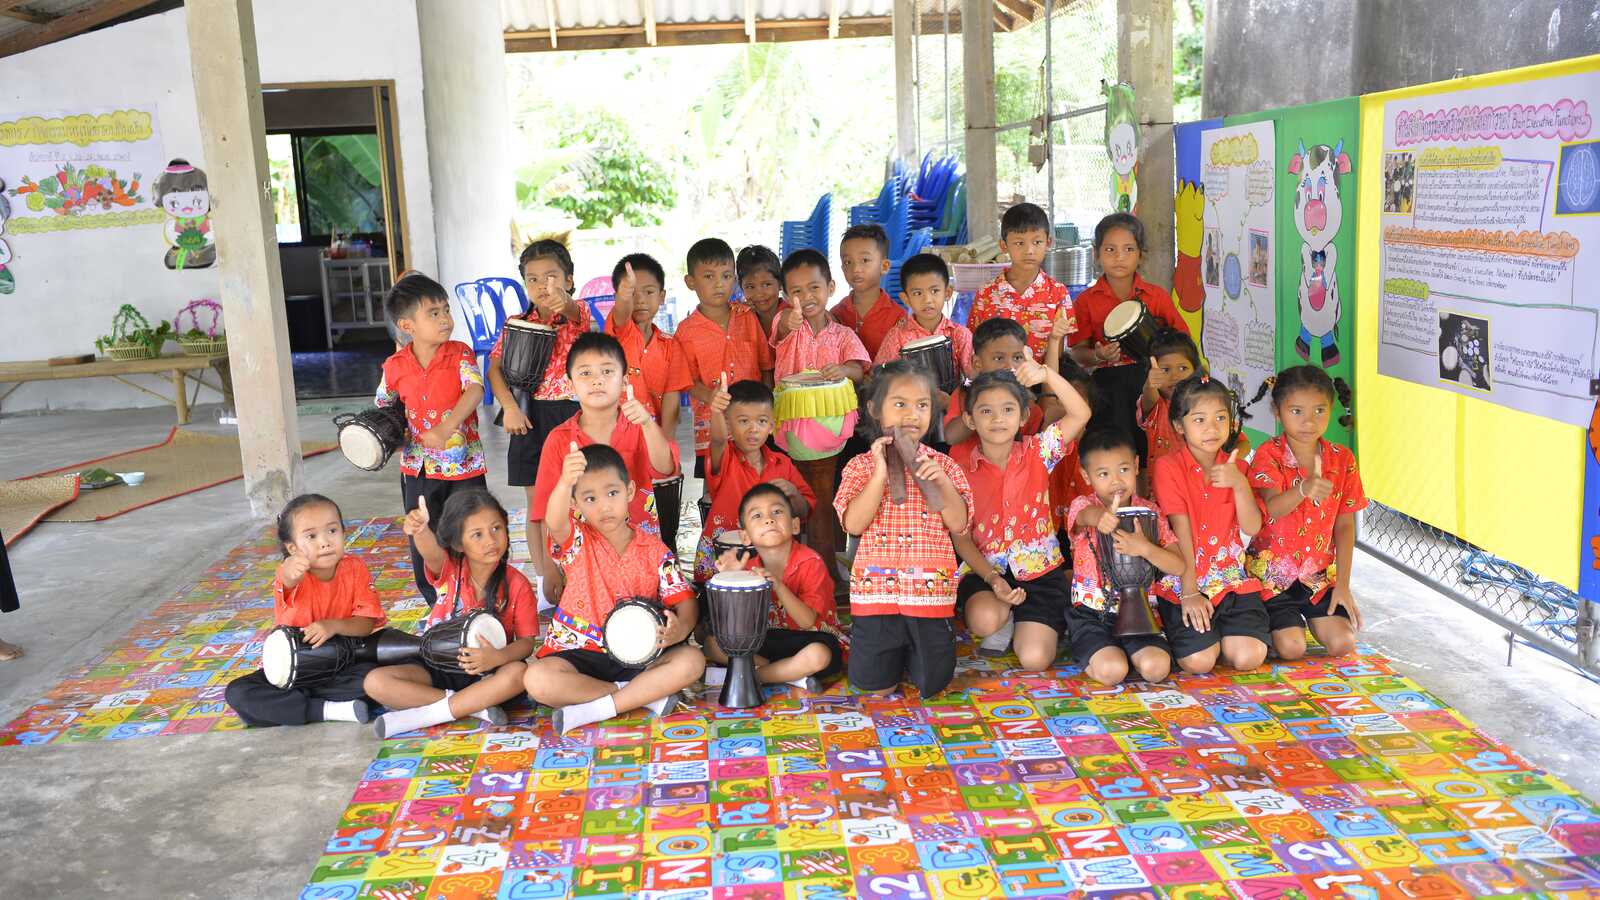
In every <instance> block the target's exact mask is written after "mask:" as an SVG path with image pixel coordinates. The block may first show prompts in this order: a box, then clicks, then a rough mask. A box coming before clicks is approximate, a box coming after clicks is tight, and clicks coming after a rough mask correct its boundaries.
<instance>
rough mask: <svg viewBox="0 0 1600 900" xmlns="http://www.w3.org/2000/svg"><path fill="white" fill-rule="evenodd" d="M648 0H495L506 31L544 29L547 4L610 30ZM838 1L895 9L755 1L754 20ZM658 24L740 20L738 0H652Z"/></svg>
mask: <svg viewBox="0 0 1600 900" xmlns="http://www.w3.org/2000/svg"><path fill="white" fill-rule="evenodd" d="M947 2H948V3H949V4H950V6H951V11H952V12H959V11H960V4H959V3H958V2H956V0H920V2H919V3H918V4H917V5H918V6H919V7H921V9H922V10H923V12H925V13H929V12H939V13H942V12H943V11H944V6H945V3H947ZM646 3H647V0H554V2H553V3H548V2H546V0H500V7H501V10H502V12H503V15H504V18H505V27H506V30H507V31H549V30H550V8H551V7H552V6H553V7H554V9H555V18H556V27H557V29H564V28H609V27H617V26H636V27H637V26H642V25H643V24H644V20H645V16H644V7H645V6H646ZM835 4H837V7H838V14H839V17H840V18H841V19H850V18H865V17H872V18H876V17H882V16H889V15H892V14H893V13H894V0H756V3H755V13H756V20H757V21H758V22H781V21H789V20H796V19H800V20H813V19H826V18H828V17H829V16H830V14H831V13H832V12H833V9H834V7H835ZM650 5H652V6H654V8H655V9H654V11H655V21H656V23H657V24H668V23H673V24H677V23H683V24H691V23H713V22H743V21H744V17H745V4H744V2H742V0H655V2H654V3H653V4H650Z"/></svg>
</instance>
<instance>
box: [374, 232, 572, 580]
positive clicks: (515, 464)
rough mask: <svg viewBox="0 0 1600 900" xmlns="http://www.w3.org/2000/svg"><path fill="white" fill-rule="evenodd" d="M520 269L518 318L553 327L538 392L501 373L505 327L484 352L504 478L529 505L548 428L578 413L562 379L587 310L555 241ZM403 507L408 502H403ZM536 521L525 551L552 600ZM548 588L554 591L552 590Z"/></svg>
mask: <svg viewBox="0 0 1600 900" xmlns="http://www.w3.org/2000/svg"><path fill="white" fill-rule="evenodd" d="M517 266H518V268H519V269H520V270H521V272H522V283H523V285H524V286H525V287H526V288H527V291H528V299H529V300H530V301H531V302H532V305H531V306H530V307H528V311H527V312H526V313H523V314H522V315H521V316H515V317H513V318H522V319H527V320H528V321H530V322H538V323H539V324H541V325H549V326H552V327H554V328H555V329H556V345H555V350H554V351H553V352H551V354H550V362H549V363H547V364H546V365H545V367H544V377H543V378H542V379H541V380H540V382H539V388H538V390H536V391H534V392H533V394H532V395H531V396H530V395H528V394H527V393H526V392H524V391H513V390H511V387H510V386H509V385H507V384H506V379H505V376H504V375H503V374H501V372H500V355H501V351H502V350H503V349H504V346H505V331H504V330H502V331H501V332H500V337H499V338H498V339H497V340H496V341H495V344H494V349H493V350H491V351H490V353H489V373H488V378H489V386H490V387H492V388H493V389H494V397H495V401H496V402H498V403H499V404H500V410H501V415H502V418H501V420H500V422H501V424H502V425H503V426H504V427H505V430H506V433H507V434H508V435H509V436H510V440H509V443H508V446H507V449H506V482H507V483H508V484H511V485H514V486H520V487H522V488H523V489H524V491H525V492H526V494H527V495H528V505H529V506H530V507H531V506H533V487H534V485H533V483H534V479H535V477H536V476H537V475H538V473H539V454H540V451H541V450H542V449H543V448H544V444H545V441H546V440H547V439H548V438H549V436H550V432H551V431H553V430H554V429H555V427H556V426H557V425H560V424H561V423H562V422H565V421H566V420H568V419H570V418H572V417H573V416H574V415H576V414H577V412H578V403H577V401H575V400H573V399H572V390H571V387H570V386H569V385H568V383H567V353H568V352H569V351H570V350H571V349H572V343H573V341H576V340H577V339H578V336H579V335H582V334H584V333H586V332H588V331H589V326H590V321H589V308H588V307H587V306H586V305H584V304H583V303H580V302H578V301H577V300H574V299H573V298H572V273H573V266H572V255H571V254H570V253H568V252H567V248H566V246H565V245H564V244H562V243H560V242H559V241H549V240H546V241H534V242H533V243H531V244H529V245H528V246H527V247H525V248H523V250H522V258H521V259H520V260H519V262H518V263H517ZM406 508H407V509H410V508H411V505H409V504H408V505H407V506H406ZM539 528H540V526H539V524H538V523H537V522H532V521H530V522H528V550H529V553H530V554H531V555H532V556H533V564H534V569H535V571H536V572H538V573H539V574H540V575H541V576H548V575H551V574H552V573H554V574H555V575H556V576H557V577H556V579H555V581H554V582H550V581H545V580H544V579H543V578H541V579H540V581H541V584H540V587H541V588H542V589H543V590H544V596H545V599H546V600H549V601H550V602H552V603H554V602H555V598H556V597H557V596H559V594H560V588H561V585H560V583H559V582H560V577H559V576H560V573H559V572H558V571H557V570H556V568H555V566H553V565H551V563H550V560H549V558H548V555H547V554H546V553H545V551H544V540H543V538H542V537H541V536H540V533H539ZM552 591H553V592H552Z"/></svg>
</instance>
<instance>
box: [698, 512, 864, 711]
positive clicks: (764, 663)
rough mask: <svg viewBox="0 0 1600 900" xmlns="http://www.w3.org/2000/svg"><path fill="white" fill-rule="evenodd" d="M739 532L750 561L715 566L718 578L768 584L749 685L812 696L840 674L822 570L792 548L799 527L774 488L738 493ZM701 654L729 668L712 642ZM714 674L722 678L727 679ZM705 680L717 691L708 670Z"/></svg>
mask: <svg viewBox="0 0 1600 900" xmlns="http://www.w3.org/2000/svg"><path fill="white" fill-rule="evenodd" d="M739 526H740V527H741V528H743V529H744V533H745V536H746V539H748V540H749V541H750V543H752V544H754V545H755V548H756V558H754V559H751V560H748V561H740V560H736V559H735V558H734V554H733V552H732V551H729V552H727V553H724V554H723V555H722V558H721V559H718V560H717V570H718V571H722V572H726V571H729V570H733V569H750V570H751V571H753V572H755V573H756V574H758V575H760V576H761V577H763V578H765V579H767V580H768V581H770V582H772V606H771V608H770V609H769V610H768V616H767V621H768V628H767V637H766V640H764V641H763V642H762V644H761V648H760V649H758V650H757V651H756V658H755V663H756V678H757V679H759V680H760V681H761V682H762V683H763V684H784V683H788V684H792V685H794V686H795V687H798V688H800V689H802V690H807V691H815V690H817V689H818V688H819V687H820V682H821V680H823V679H827V678H831V677H833V676H834V675H837V674H839V673H840V672H842V671H844V649H843V647H842V645H841V644H840V643H839V638H838V635H839V634H840V631H839V617H838V614H837V612H836V611H835V609H834V602H833V578H832V576H830V575H829V574H828V565H827V564H826V563H824V562H823V561H822V557H821V556H819V555H817V551H815V550H813V549H811V548H810V547H807V546H806V545H804V544H799V543H796V542H795V540H794V538H795V536H796V535H798V534H799V533H800V520H799V519H797V518H795V515H794V512H793V507H792V501H791V499H790V497H789V494H788V492H787V491H784V490H782V489H780V488H779V486H778V485H776V484H772V483H770V482H764V483H758V484H756V485H755V486H754V487H752V488H750V490H748V491H746V492H745V495H744V497H743V498H741V499H740V501H739ZM774 572H776V573H777V577H773V573H774ZM705 653H706V657H707V658H708V659H710V660H711V661H712V662H715V663H717V664H718V665H722V666H726V665H727V664H728V656H727V654H725V653H723V652H722V649H721V648H720V647H718V646H717V640H716V638H715V637H710V638H708V639H707V640H706V643H705ZM717 674H721V675H722V676H723V677H724V678H725V677H726V672H722V673H717ZM707 675H708V678H707V684H714V683H719V682H718V679H717V678H716V677H715V675H714V674H713V673H712V672H711V671H710V670H708V671H707Z"/></svg>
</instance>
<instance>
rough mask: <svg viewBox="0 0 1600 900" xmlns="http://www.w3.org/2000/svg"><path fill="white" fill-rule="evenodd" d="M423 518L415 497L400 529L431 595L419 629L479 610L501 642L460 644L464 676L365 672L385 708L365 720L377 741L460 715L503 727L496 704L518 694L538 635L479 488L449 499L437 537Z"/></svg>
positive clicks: (522, 578) (496, 504)
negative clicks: (435, 594) (488, 615)
mask: <svg viewBox="0 0 1600 900" xmlns="http://www.w3.org/2000/svg"><path fill="white" fill-rule="evenodd" d="M429 518H430V515H429V511H428V503H427V500H425V499H424V500H420V501H418V503H417V508H416V509H414V510H412V511H411V512H409V513H407V514H406V519H405V525H404V528H405V532H406V534H407V535H409V536H410V537H411V539H412V540H413V541H415V542H416V545H417V550H418V551H419V552H420V553H421V554H422V560H423V564H424V565H425V566H426V567H427V573H428V580H429V581H431V582H433V586H434V587H435V588H437V589H438V591H439V599H438V600H436V601H434V604H433V609H431V610H430V611H429V612H428V618H427V620H426V621H425V622H424V623H423V627H424V628H430V627H432V626H434V625H437V624H439V623H440V622H444V621H446V620H448V619H452V618H455V617H456V616H460V615H465V614H466V613H468V612H471V611H472V610H475V609H487V610H489V611H490V612H492V613H493V614H494V617H495V618H496V619H499V620H500V625H501V627H503V628H504V629H505V632H506V639H507V640H508V641H509V643H507V644H506V645H505V646H504V647H502V648H501V649H499V650H496V649H495V648H493V647H466V646H463V647H462V648H461V652H460V654H459V656H458V659H459V660H460V662H461V668H462V670H463V672H464V673H465V674H458V673H454V672H443V671H440V670H438V669H435V668H432V667H428V666H421V665H416V664H406V665H400V666H380V667H378V668H376V669H373V670H372V672H371V673H370V674H368V675H367V681H366V687H367V693H368V694H370V695H371V696H372V699H374V700H377V701H378V702H379V703H382V704H383V705H384V706H387V707H389V709H390V710H391V711H390V712H387V713H385V714H383V715H381V716H379V717H378V718H377V720H376V721H375V722H373V727H374V729H375V730H376V731H377V732H378V737H380V738H386V737H392V736H393V735H396V734H399V733H401V732H404V731H415V730H416V729H418V728H427V727H429V726H432V725H440V724H443V723H445V722H452V721H455V720H456V719H459V718H461V717H463V716H476V717H478V718H480V719H482V720H484V721H485V722H489V723H490V724H493V725H504V724H505V723H506V714H505V712H504V711H502V710H501V709H500V706H499V704H501V703H504V702H506V701H507V700H510V699H511V698H513V697H515V696H516V695H517V694H519V693H521V692H522V671H523V669H524V668H525V664H524V663H523V660H524V659H527V658H528V654H530V653H532V652H533V647H534V638H535V637H537V636H538V634H539V620H538V601H537V600H536V599H535V597H534V594H533V585H532V584H531V583H530V582H529V581H528V578H527V576H526V575H523V574H522V573H521V572H520V571H518V570H517V569H515V568H513V567H512V566H511V564H510V561H509V560H510V553H509V550H510V547H511V536H510V533H509V530H508V529H507V527H506V511H505V508H504V507H502V506H501V505H500V501H498V500H496V499H494V497H493V496H492V495H491V494H490V493H489V492H488V491H485V490H469V491H462V492H460V493H456V494H451V495H450V499H448V500H446V501H445V503H444V510H443V511H442V512H441V513H440V514H439V530H438V535H439V537H438V539H435V538H434V536H433V535H434V533H433V532H432V531H430V530H429V529H428V524H429ZM441 540H442V541H443V542H444V546H441V545H440V541H441ZM445 547H449V548H450V549H449V550H446V549H445Z"/></svg>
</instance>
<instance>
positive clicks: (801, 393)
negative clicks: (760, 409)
mask: <svg viewBox="0 0 1600 900" xmlns="http://www.w3.org/2000/svg"><path fill="white" fill-rule="evenodd" d="M859 406H860V404H859V402H858V401H857V400H856V386H855V385H854V384H853V383H852V382H851V381H850V379H848V378H840V379H838V380H836V381H830V380H828V379H826V378H823V377H822V376H821V375H818V374H817V373H816V372H799V373H796V374H794V375H790V376H789V377H788V378H785V379H783V380H782V381H781V382H779V384H778V391H777V397H776V401H775V403H774V406H773V414H774V416H775V418H776V419H777V420H778V430H777V433H776V434H775V435H774V438H775V439H776V440H777V442H778V446H779V447H782V448H783V451H784V452H785V453H787V454H789V456H790V457H791V458H792V459H796V460H810V459H827V458H828V457H830V456H834V455H836V454H838V452H839V451H840V450H841V449H843V448H844V444H845V441H848V440H850V435H852V434H854V433H855V430H856V420H857V419H858V418H859V415H860V414H859V413H858V412H857V409H858V408H859Z"/></svg>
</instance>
